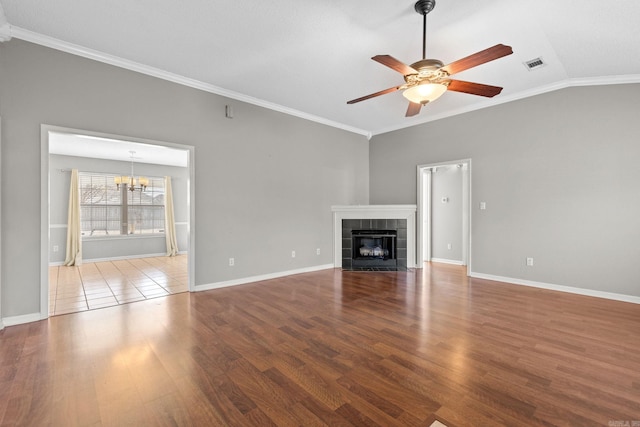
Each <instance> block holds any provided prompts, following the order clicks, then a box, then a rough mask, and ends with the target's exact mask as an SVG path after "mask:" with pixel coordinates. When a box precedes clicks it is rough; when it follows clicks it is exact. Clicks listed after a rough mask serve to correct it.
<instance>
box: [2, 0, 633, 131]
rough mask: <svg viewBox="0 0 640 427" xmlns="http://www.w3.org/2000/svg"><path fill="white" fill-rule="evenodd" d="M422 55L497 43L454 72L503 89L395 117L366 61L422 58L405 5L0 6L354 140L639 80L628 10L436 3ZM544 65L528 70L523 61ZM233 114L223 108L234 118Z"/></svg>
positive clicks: (387, 78) (41, 31)
mask: <svg viewBox="0 0 640 427" xmlns="http://www.w3.org/2000/svg"><path fill="white" fill-rule="evenodd" d="M437 3H438V4H437V6H436V7H435V9H434V11H433V12H431V13H430V14H429V15H428V35H427V57H429V58H437V59H440V60H441V61H442V62H444V63H445V64H447V63H449V62H452V61H454V60H457V59H460V58H462V57H465V56H467V55H470V54H472V53H475V52H477V51H479V50H482V49H485V48H488V47H490V46H493V45H495V44H497V43H503V44H506V45H510V46H512V47H513V50H514V54H513V55H511V56H507V57H505V58H501V59H498V60H496V61H493V62H490V63H488V64H484V65H481V66H478V67H476V68H473V69H470V70H467V71H464V72H462V73H460V74H457V75H456V78H459V79H461V80H468V81H474V82H478V83H485V84H490V85H496V86H503V87H504V90H503V91H502V93H501V94H500V95H498V96H496V97H495V98H492V99H487V98H482V97H477V96H473V95H467V94H462V93H456V92H447V93H445V94H444V95H443V96H442V98H440V99H439V100H437V101H436V102H434V103H433V104H430V105H428V106H426V107H424V108H423V109H422V112H421V113H420V114H419V115H418V116H416V117H413V118H405V117H404V114H405V111H406V108H407V101H406V100H405V99H404V98H403V96H402V94H401V93H392V94H388V95H383V96H381V97H378V98H374V99H370V100H367V101H364V102H361V103H358V104H354V105H347V104H346V101H347V100H350V99H353V98H357V97H360V96H363V95H367V94H370V93H373V92H377V91H379V90H382V89H386V88H389V87H392V86H396V85H398V84H401V83H403V79H402V75H400V74H399V73H397V72H395V71H393V70H391V69H389V68H387V67H384V66H382V65H381V64H378V63H376V62H374V61H372V60H371V59H370V58H371V57H372V56H374V55H377V54H389V55H392V56H394V57H395V58H398V59H399V60H401V61H403V62H405V63H408V64H411V63H412V62H415V61H417V60H419V59H420V57H421V48H422V17H421V16H420V15H419V14H417V13H416V12H415V11H414V1H413V0H407V1H403V2H399V1H388V0H369V1H366V2H365V1H362V0H360V1H356V0H316V1H308V0H270V1H256V0H253V1H251V0H188V1H175V0H136V1H131V0H111V1H97V0H55V1H51V0H0V5H1V6H2V8H0V26H2V23H3V22H2V21H3V19H2V9H4V14H5V16H6V21H7V22H8V23H9V24H10V31H11V35H12V36H13V37H16V38H21V39H24V40H29V41H33V42H36V43H40V44H43V45H48V46H51V47H55V48H58V49H62V50H66V51H69V52H73V53H77V54H81V55H84V56H88V57H91V58H94V59H98V60H101V61H105V62H110V63H114V64H116V65H120V66H124V67H126V68H130V69H135V70H137V71H142V72H145V73H148V74H151V75H156V76H159V77H163V78H166V79H169V80H173V81H178V82H181V83H184V84H187V85H191V86H194V87H199V88H201V89H204V90H208V91H211V92H214V93H219V94H221V95H225V96H228V97H231V98H235V99H238V100H242V101H247V102H251V103H254V104H257V105H262V106H265V107H268V108H273V109H276V110H279V111H284V112H287V113H290V114H293V115H296V116H300V117H304V118H308V119H311V120H315V121H318V122H321V123H327V124H329V125H333V126H337V127H341V128H344V129H348V130H350V131H354V132H357V133H361V134H364V135H375V134H378V133H383V132H387V131H390V130H395V129H400V128H403V127H407V126H413V125H416V124H420V123H424V122H426V121H431V120H436V119H439V118H443V117H447V116H450V115H454V114H459V113H462V112H466V111H470V110H474V109H478V108H484V107H487V106H491V105H495V104H497V103H502V102H507V101H510V100H514V99H519V98H523V97H526V96H531V95H535V94H539V93H543V92H547V91H550V90H555V89H559V88H563V87H567V86H574V85H592V84H612V83H637V82H640V54H639V50H640V24H639V22H640V1H638V0H616V1H610V2H602V1H601V0H562V1H558V0H484V1H478V0H437ZM537 57H541V58H542V59H543V60H544V62H545V63H546V66H545V67H542V68H540V69H538V70H535V71H529V70H527V69H526V67H525V66H524V65H523V62H525V61H528V60H531V59H534V58H537ZM240 114H242V112H241V109H239V108H236V109H235V115H236V116H238V115H240Z"/></svg>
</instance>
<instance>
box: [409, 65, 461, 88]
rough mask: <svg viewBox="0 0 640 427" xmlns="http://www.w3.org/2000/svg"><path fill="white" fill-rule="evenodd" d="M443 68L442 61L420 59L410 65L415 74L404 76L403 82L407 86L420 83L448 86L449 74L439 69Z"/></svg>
mask: <svg viewBox="0 0 640 427" xmlns="http://www.w3.org/2000/svg"><path fill="white" fill-rule="evenodd" d="M443 66H444V64H443V63H442V61H439V60H437V59H421V60H420V61H418V62H414V63H413V64H411V68H413V69H414V70H416V71H417V72H418V73H417V74H407V75H405V76H404V80H405V81H406V82H407V84H408V85H409V86H413V85H417V84H421V83H439V84H442V85H445V86H448V85H449V83H450V80H449V79H448V77H449V73H447V72H446V71H444V70H441V68H442V67H443Z"/></svg>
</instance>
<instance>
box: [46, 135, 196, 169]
mask: <svg viewBox="0 0 640 427" xmlns="http://www.w3.org/2000/svg"><path fill="white" fill-rule="evenodd" d="M49 153H50V154H61V155H65V156H76V157H91V158H96V159H109V160H120V161H123V162H130V161H133V162H134V163H151V164H156V165H167V166H179V167H187V165H188V159H189V151H187V150H181V149H178V148H171V147H166V146H161V145H155V144H144V143H140V142H133V141H124V140H120V139H111V138H103V137H99V136H93V135H80V134H74V133H65V132H49Z"/></svg>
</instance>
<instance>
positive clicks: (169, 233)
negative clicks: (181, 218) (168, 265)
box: [164, 176, 178, 256]
mask: <svg viewBox="0 0 640 427" xmlns="http://www.w3.org/2000/svg"><path fill="white" fill-rule="evenodd" d="M164 235H165V239H166V241H167V256H176V255H178V242H177V240H176V220H175V218H174V216H173V191H172V190H171V177H170V176H165V177H164Z"/></svg>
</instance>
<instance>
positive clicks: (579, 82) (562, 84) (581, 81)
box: [372, 74, 640, 136]
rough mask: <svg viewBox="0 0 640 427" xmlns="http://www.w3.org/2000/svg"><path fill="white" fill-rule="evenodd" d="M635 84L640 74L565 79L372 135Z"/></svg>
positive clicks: (638, 80) (386, 129)
mask: <svg viewBox="0 0 640 427" xmlns="http://www.w3.org/2000/svg"><path fill="white" fill-rule="evenodd" d="M633 83H640V74H626V75H620V76H604V77H587V78H573V79H565V80H561V81H559V82H555V83H551V84H548V85H545V86H540V87H537V88H534V89H531V90H525V91H522V92H518V93H515V94H511V95H502V96H500V97H496V98H490V99H487V100H486V101H485V102H482V103H479V104H476V105H469V106H466V107H463V108H458V109H455V110H450V111H447V112H446V113H442V114H435V115H431V116H428V117H425V118H424V119H422V120H420V121H418V122H415V121H413V122H412V123H411V124H407V125H404V124H403V125H399V126H391V127H387V128H383V129H379V130H377V131H375V132H372V135H373V136H375V135H382V134H384V133H388V132H393V131H396V130H401V129H406V128H408V127H413V126H417V125H421V124H424V123H428V122H435V121H436V120H441V119H445V118H447V117H452V116H457V115H460V114H464V113H469V112H471V111H476V110H482V109H484V108H487V107H493V106H494V105H500V104H506V103H507V102H511V101H517V100H519V99H525V98H530V97H532V96H536V95H542V94H544V93H548V92H553V91H556V90H560V89H566V88H569V87H577V86H606V85H616V84H633Z"/></svg>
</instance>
